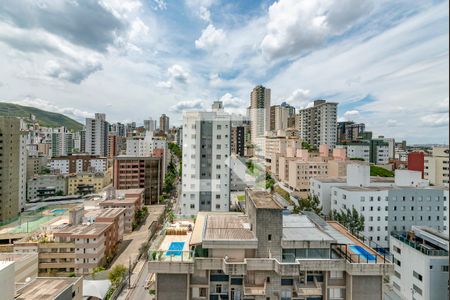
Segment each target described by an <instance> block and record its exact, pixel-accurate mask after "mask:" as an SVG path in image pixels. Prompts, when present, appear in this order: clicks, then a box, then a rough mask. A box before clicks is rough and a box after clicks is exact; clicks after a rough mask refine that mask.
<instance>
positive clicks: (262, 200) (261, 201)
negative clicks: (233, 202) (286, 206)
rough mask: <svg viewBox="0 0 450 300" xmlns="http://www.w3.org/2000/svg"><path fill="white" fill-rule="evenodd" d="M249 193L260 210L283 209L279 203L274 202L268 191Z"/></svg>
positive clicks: (249, 191) (251, 191) (252, 191)
mask: <svg viewBox="0 0 450 300" xmlns="http://www.w3.org/2000/svg"><path fill="white" fill-rule="evenodd" d="M247 193H248V195H249V196H250V199H251V200H252V202H253V203H254V204H255V207H256V208H258V209H283V207H281V205H280V204H278V202H276V201H275V200H273V198H272V195H271V194H269V193H268V192H266V191H255V190H248V192H247Z"/></svg>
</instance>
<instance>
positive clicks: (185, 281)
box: [148, 190, 393, 300]
mask: <svg viewBox="0 0 450 300" xmlns="http://www.w3.org/2000/svg"><path fill="white" fill-rule="evenodd" d="M245 207H246V213H245V214H244V213H224V212H200V213H199V214H198V216H197V219H196V221H195V225H194V228H193V231H192V233H191V235H190V238H189V239H187V241H186V242H178V243H183V247H182V250H179V251H172V249H173V247H172V245H173V243H174V242H176V241H181V240H185V237H180V239H178V240H177V239H176V238H174V237H173V236H166V239H170V241H172V243H165V241H163V242H162V244H161V245H162V246H161V247H160V248H159V249H155V250H150V255H149V263H148V268H149V272H150V273H154V274H155V275H156V276H155V281H154V288H155V290H156V297H157V299H248V300H250V299H251V300H279V299H283V300H284V299H286V300H287V299H297V300H299V299H323V300H331V299H343V300H353V299H354V300H359V299H365V300H381V299H383V289H384V287H383V281H384V280H385V279H386V276H388V275H390V274H392V272H393V264H392V263H391V261H390V260H389V259H387V256H381V255H379V254H377V252H376V251H375V250H373V249H372V248H370V247H368V246H366V245H365V244H363V243H362V242H361V241H360V240H358V239H357V238H356V237H355V236H353V235H352V234H350V233H349V232H348V231H347V230H346V229H344V228H343V227H342V226H341V225H340V224H338V223H337V222H325V221H324V220H323V219H321V218H320V217H319V216H317V215H315V214H313V213H307V214H302V215H286V214H284V213H283V208H282V207H281V206H280V205H279V204H278V203H277V202H276V201H274V200H273V199H272V196H271V195H270V194H269V193H267V192H265V191H256V190H247V191H246V206H245ZM180 248H181V247H180ZM169 249H170V250H169ZM362 253H363V254H362ZM194 254H195V255H194Z"/></svg>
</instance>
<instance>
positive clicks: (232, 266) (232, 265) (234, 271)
mask: <svg viewBox="0 0 450 300" xmlns="http://www.w3.org/2000/svg"><path fill="white" fill-rule="evenodd" d="M222 270H223V272H224V273H225V274H227V275H245V274H247V263H246V262H239V261H230V260H225V259H224V260H223V265H222Z"/></svg>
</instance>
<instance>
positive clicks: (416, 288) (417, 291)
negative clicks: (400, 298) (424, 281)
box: [413, 284, 422, 296]
mask: <svg viewBox="0 0 450 300" xmlns="http://www.w3.org/2000/svg"><path fill="white" fill-rule="evenodd" d="M413 290H414V291H415V292H416V293H417V294H419V295H421V296H422V289H420V288H419V287H418V286H416V285H415V284H413Z"/></svg>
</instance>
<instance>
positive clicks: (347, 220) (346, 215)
mask: <svg viewBox="0 0 450 300" xmlns="http://www.w3.org/2000/svg"><path fill="white" fill-rule="evenodd" d="M331 219H332V220H335V221H338V222H339V223H341V224H342V225H343V226H344V227H346V228H347V229H348V230H349V231H350V232H351V233H352V234H359V233H360V232H361V231H364V222H365V220H364V216H363V215H360V214H359V213H358V211H357V210H356V209H355V208H352V209H351V210H350V209H349V208H347V209H344V210H341V211H340V212H337V211H336V210H334V211H333V212H332V213H331Z"/></svg>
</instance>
